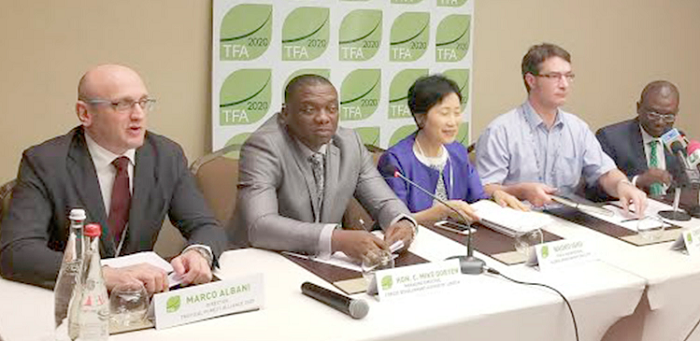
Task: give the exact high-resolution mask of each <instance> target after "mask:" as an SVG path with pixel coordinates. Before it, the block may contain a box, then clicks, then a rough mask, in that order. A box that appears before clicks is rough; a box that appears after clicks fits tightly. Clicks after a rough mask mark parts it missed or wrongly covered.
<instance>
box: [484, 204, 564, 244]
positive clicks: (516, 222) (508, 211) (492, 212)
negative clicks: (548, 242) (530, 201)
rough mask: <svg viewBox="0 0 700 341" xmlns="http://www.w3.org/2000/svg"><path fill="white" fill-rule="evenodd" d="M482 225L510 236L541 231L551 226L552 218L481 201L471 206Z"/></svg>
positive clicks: (538, 213)
mask: <svg viewBox="0 0 700 341" xmlns="http://www.w3.org/2000/svg"><path fill="white" fill-rule="evenodd" d="M471 206H472V208H474V211H475V212H476V214H477V215H478V216H479V218H481V223H482V224H484V225H486V226H488V227H490V228H493V229H495V230H497V231H499V232H501V233H503V234H506V235H508V236H511V237H513V236H515V235H517V234H519V233H523V232H528V231H532V230H536V229H540V228H543V227H545V226H546V225H548V224H550V223H551V222H552V221H553V219H552V217H550V216H548V215H546V214H543V213H540V212H533V211H530V212H522V211H517V210H514V209H512V208H510V207H501V205H499V204H497V203H495V202H493V201H491V200H480V201H478V202H475V203H473V204H471Z"/></svg>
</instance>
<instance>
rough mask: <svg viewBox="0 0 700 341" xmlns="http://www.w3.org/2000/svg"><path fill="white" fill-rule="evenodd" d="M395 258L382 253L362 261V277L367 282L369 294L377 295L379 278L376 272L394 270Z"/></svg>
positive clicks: (364, 258)
mask: <svg viewBox="0 0 700 341" xmlns="http://www.w3.org/2000/svg"><path fill="white" fill-rule="evenodd" d="M393 268H394V256H393V255H392V254H391V253H389V252H387V251H382V252H381V253H380V254H370V255H367V256H365V257H363V259H362V277H364V278H365V281H367V294H369V295H375V294H376V293H377V278H376V277H377V276H376V275H375V273H376V271H379V270H385V269H393Z"/></svg>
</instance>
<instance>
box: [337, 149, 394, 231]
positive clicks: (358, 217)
mask: <svg viewBox="0 0 700 341" xmlns="http://www.w3.org/2000/svg"><path fill="white" fill-rule="evenodd" d="M365 147H366V148H367V150H368V151H369V152H370V153H372V160H373V161H374V165H375V166H376V165H377V164H378V163H379V158H380V157H382V154H384V152H385V151H386V150H384V149H382V148H379V147H377V146H375V145H371V144H366V145H365ZM342 223H343V228H345V229H350V230H368V231H371V230H372V228H373V226H374V219H372V216H371V215H369V213H367V211H366V210H365V209H364V207H362V205H360V202H359V201H357V199H355V198H352V199H350V202H349V203H348V207H347V208H346V209H345V213H344V214H343V221H342Z"/></svg>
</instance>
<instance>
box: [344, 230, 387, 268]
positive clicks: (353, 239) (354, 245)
mask: <svg viewBox="0 0 700 341" xmlns="http://www.w3.org/2000/svg"><path fill="white" fill-rule="evenodd" d="M331 247H332V249H333V252H336V251H342V252H343V253H345V254H346V255H347V256H348V257H350V258H352V259H355V260H359V261H361V260H363V259H364V258H370V259H373V258H376V257H377V256H378V255H380V254H381V253H383V252H389V253H391V251H389V247H388V246H387V245H386V243H385V242H384V241H383V240H381V239H380V238H377V236H375V235H373V234H372V233H370V232H367V231H357V230H353V231H348V230H334V231H333V237H332V239H331Z"/></svg>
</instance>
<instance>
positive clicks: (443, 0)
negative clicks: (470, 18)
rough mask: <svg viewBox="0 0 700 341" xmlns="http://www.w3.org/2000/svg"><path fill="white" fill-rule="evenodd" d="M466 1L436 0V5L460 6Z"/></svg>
mask: <svg viewBox="0 0 700 341" xmlns="http://www.w3.org/2000/svg"><path fill="white" fill-rule="evenodd" d="M466 3H467V0H437V5H438V7H460V6H462V5H464V4H466Z"/></svg>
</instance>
